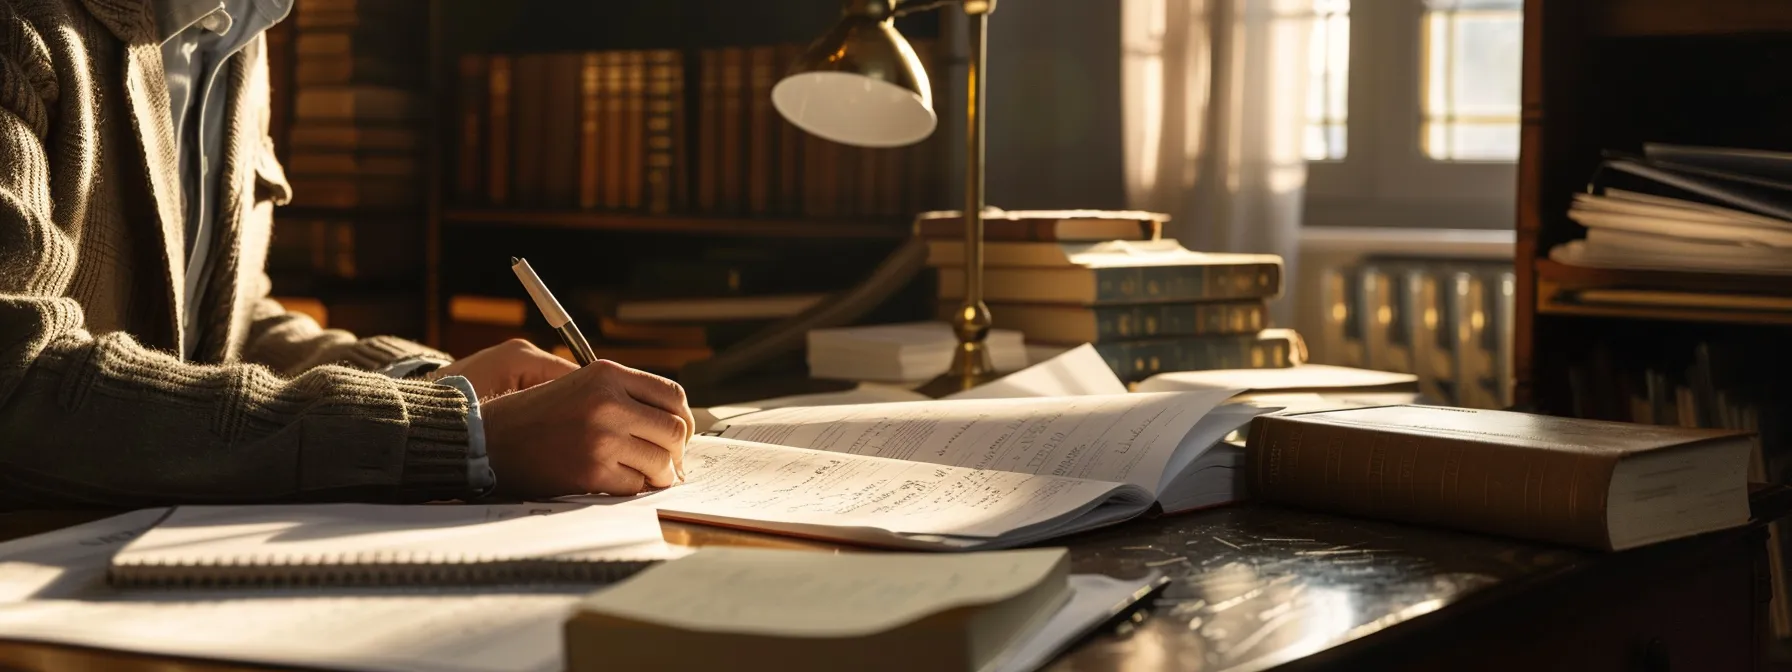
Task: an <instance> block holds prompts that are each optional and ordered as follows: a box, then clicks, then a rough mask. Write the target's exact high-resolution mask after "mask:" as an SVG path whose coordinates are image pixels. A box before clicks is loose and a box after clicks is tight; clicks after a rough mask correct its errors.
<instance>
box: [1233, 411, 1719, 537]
mask: <svg viewBox="0 0 1792 672" xmlns="http://www.w3.org/2000/svg"><path fill="white" fill-rule="evenodd" d="M1749 449H1750V441H1749V434H1748V433H1746V432H1734V431H1725V430H1711V429H1686V428H1678V427H1660V426H1649V425H1633V424H1626V423H1616V422H1600V421H1595V420H1574V419H1567V418H1555V417H1549V416H1541V415H1530V414H1526V413H1512V412H1506V411H1484V410H1474V409H1465V408H1439V407H1430V406H1382V407H1372V408H1357V409H1348V410H1335V411H1322V412H1315V413H1298V414H1291V415H1285V416H1264V417H1259V418H1257V419H1256V420H1255V421H1253V424H1252V426H1251V430H1250V438H1249V441H1248V449H1247V453H1248V459H1249V461H1248V463H1247V465H1246V468H1245V471H1246V473H1248V474H1250V480H1251V488H1252V491H1253V493H1254V494H1255V495H1256V496H1257V497H1258V498H1259V499H1262V500H1264V501H1269V502H1279V503H1285V504H1293V505H1297V506H1304V507H1309V508H1314V509H1321V510H1327V511H1333V512H1337V513H1343V514H1349V515H1360V516H1365V517H1371V518H1384V519H1388V520H1396V521H1402V522H1410V523H1419V524H1426V525H1437V526H1441V527H1454V528H1458V529H1463V530H1468V531H1472V532H1484V533H1490V534H1501V535H1507V536H1513V537H1520V538H1525V539H1535V540H1539V541H1547V542H1555V543H1561V544H1569V545H1573V546H1581V547H1584V548H1593V549H1602V550H1623V549H1626V548H1633V547H1636V546H1642V545H1646V544H1651V543H1655V542H1660V541H1666V540H1669V539H1676V538H1679V537H1684V536H1690V535H1693V534H1698V533H1701V532H1708V531H1711V530H1717V529H1723V528H1727V527H1733V526H1736V525H1741V524H1743V523H1746V522H1748V516H1749V510H1748V460H1749V456H1748V453H1749Z"/></svg>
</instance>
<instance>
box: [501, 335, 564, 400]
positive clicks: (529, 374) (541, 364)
mask: <svg viewBox="0 0 1792 672" xmlns="http://www.w3.org/2000/svg"><path fill="white" fill-rule="evenodd" d="M505 346H506V347H509V348H511V349H512V350H513V351H514V352H515V353H516V359H515V362H516V364H515V366H516V369H515V371H516V377H517V380H516V386H517V389H528V388H531V387H535V386H536V385H540V384H542V383H545V382H548V381H551V380H554V379H556V378H559V377H561V376H564V375H566V374H568V373H572V372H574V371H577V370H579V365H577V364H574V363H572V362H569V361H566V360H565V359H562V358H560V357H558V356H555V355H554V353H551V352H548V351H546V350H543V349H541V348H538V347H535V344H534V343H530V342H528V341H525V340H522V339H520V338H519V339H512V340H510V341H508V342H506V343H505Z"/></svg>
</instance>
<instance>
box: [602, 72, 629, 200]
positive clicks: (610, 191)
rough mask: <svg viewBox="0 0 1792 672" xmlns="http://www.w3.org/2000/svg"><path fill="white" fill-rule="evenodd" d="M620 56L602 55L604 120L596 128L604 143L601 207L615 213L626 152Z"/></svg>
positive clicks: (620, 194) (620, 196)
mask: <svg viewBox="0 0 1792 672" xmlns="http://www.w3.org/2000/svg"><path fill="white" fill-rule="evenodd" d="M622 71H623V54H622V52H620V51H607V52H604V55H603V68H602V80H603V111H604V112H603V120H602V121H601V123H600V126H599V128H600V129H601V130H602V136H603V139H602V140H601V141H600V145H601V147H602V150H603V170H602V171H601V173H602V175H603V178H604V179H603V184H604V188H603V194H604V198H603V207H604V208H605V209H608V210H615V209H617V208H620V207H622V185H623V177H622V173H623V171H624V170H625V168H626V167H625V165H624V164H623V157H624V155H625V153H626V149H625V148H624V147H623V140H624V139H625V138H626V137H627V133H625V132H624V130H623V127H622V126H623V107H624V100H623V99H624V97H625V92H624V90H623V72H622Z"/></svg>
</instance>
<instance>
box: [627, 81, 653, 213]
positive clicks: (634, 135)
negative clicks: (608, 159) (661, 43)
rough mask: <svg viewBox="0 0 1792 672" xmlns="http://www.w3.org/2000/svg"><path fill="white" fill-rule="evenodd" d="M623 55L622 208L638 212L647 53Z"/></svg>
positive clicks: (644, 139)
mask: <svg viewBox="0 0 1792 672" xmlns="http://www.w3.org/2000/svg"><path fill="white" fill-rule="evenodd" d="M622 56H623V58H622V95H623V99H622V134H623V138H622V166H623V168H622V207H623V208H624V209H627V210H639V209H641V206H642V200H641V198H642V196H643V194H644V191H645V190H644V188H643V178H645V173H646V170H645V168H646V158H645V157H646V155H647V52H644V51H627V52H623V55H622Z"/></svg>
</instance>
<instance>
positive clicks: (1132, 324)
mask: <svg viewBox="0 0 1792 672" xmlns="http://www.w3.org/2000/svg"><path fill="white" fill-rule="evenodd" d="M1167 219H1168V217H1167V216H1166V215H1161V214H1157V213H1147V212H1104V211H1027V212H1023V211H1011V212H1010V211H1001V210H995V209H992V210H991V211H990V212H989V214H988V215H986V216H985V225H984V229H985V230H984V239H985V240H986V241H987V242H986V243H985V245H984V273H983V285H984V297H985V301H986V302H987V303H988V304H989V307H990V311H991V312H992V313H993V314H994V317H995V326H996V327H998V328H1005V329H1014V330H1017V331H1020V332H1022V333H1024V334H1025V335H1026V339H1027V341H1028V342H1029V343H1038V344H1046V345H1054V346H1073V345H1078V344H1082V343H1092V344H1094V345H1095V349H1096V351H1097V352H1099V353H1100V354H1101V356H1102V358H1103V359H1105V360H1107V362H1108V365H1109V366H1111V367H1113V369H1114V373H1115V374H1116V375H1118V376H1120V378H1121V380H1124V381H1127V382H1137V381H1140V380H1143V379H1145V378H1148V377H1150V376H1152V375H1155V374H1158V373H1162V372H1165V371H1191V370H1202V369H1245V368H1279V367H1287V366H1293V365H1295V364H1299V363H1300V362H1301V361H1303V360H1304V359H1305V357H1306V354H1305V353H1306V344H1305V343H1304V342H1303V341H1302V340H1301V338H1300V336H1299V335H1298V334H1296V333H1295V332H1293V331H1291V330H1287V329H1266V328H1265V327H1266V326H1267V323H1268V320H1269V318H1268V310H1267V306H1266V301H1267V300H1268V299H1270V298H1273V297H1275V296H1277V295H1279V294H1280V293H1281V290H1282V260H1281V258H1280V257H1276V256H1274V255H1256V254H1207V253H1201V252H1191V251H1189V250H1187V249H1184V248H1183V247H1182V245H1180V244H1178V243H1177V242H1176V241H1174V240H1168V239H1164V238H1161V234H1162V228H1163V222H1164V221H1165V220H1167ZM917 230H918V232H919V233H920V235H921V236H923V237H925V238H927V239H928V264H929V265H931V266H933V267H935V268H938V269H939V301H940V314H941V315H942V316H944V315H947V314H950V313H951V312H953V311H956V310H957V309H958V306H959V302H960V301H962V300H963V297H964V275H963V271H962V269H963V265H964V243H963V232H964V227H963V224H962V220H961V219H960V215H959V213H957V212H930V213H923V214H922V215H921V216H920V218H919V223H918V224H917Z"/></svg>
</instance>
